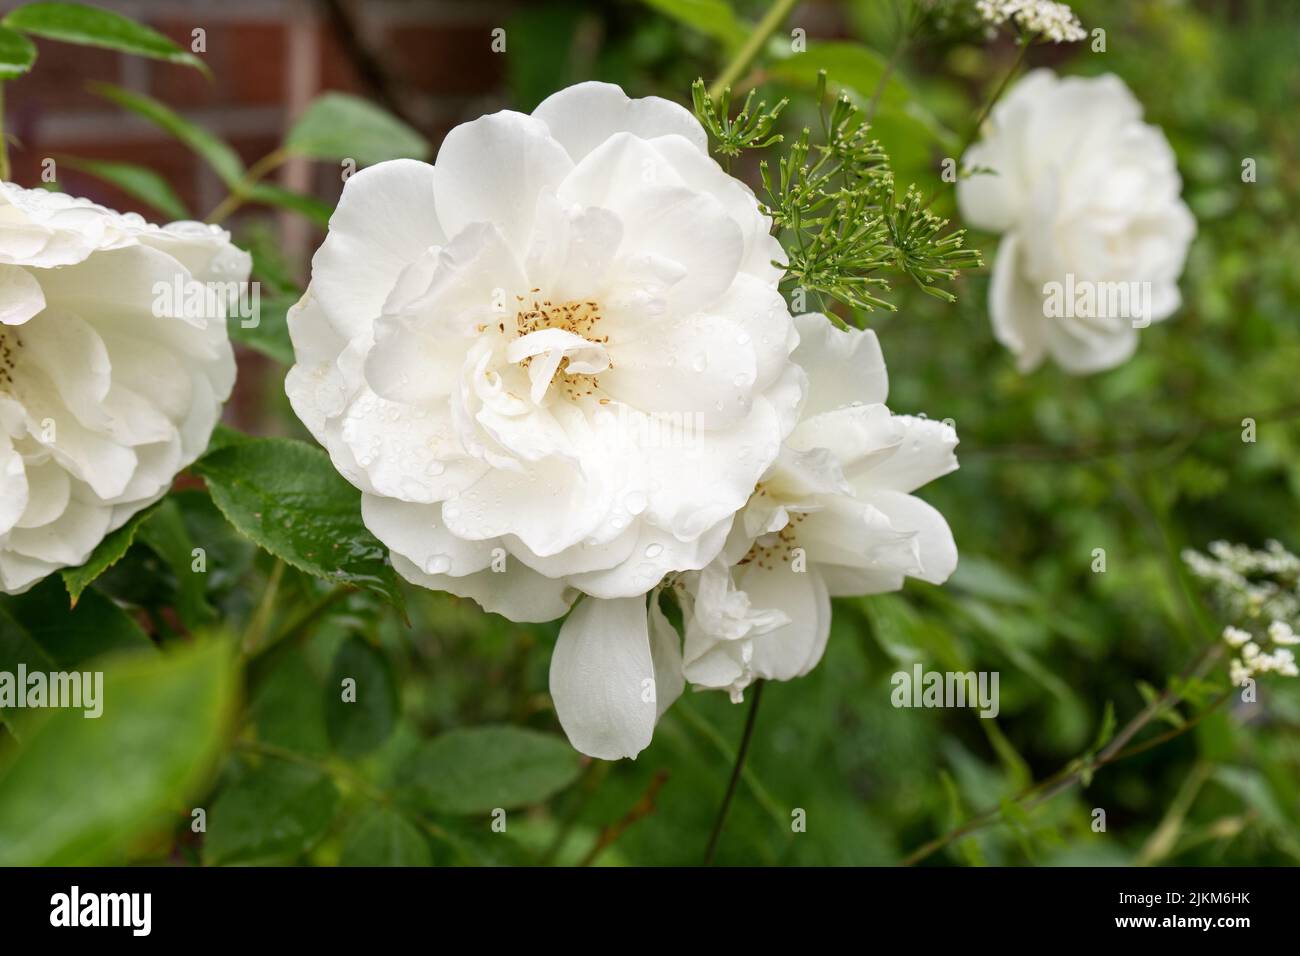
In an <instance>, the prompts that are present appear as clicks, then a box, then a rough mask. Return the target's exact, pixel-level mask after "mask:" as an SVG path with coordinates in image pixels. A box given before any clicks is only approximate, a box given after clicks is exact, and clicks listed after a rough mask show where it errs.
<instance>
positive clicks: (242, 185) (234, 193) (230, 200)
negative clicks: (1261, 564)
mask: <svg viewBox="0 0 1300 956" xmlns="http://www.w3.org/2000/svg"><path fill="white" fill-rule="evenodd" d="M289 159H290V153H289V152H288V151H287V150H286V149H284V148H283V147H281V148H280V149H275V150H272V151H271V152H269V153H267V154H266V155H265V156H263V157H262V158H261V159H259V160H258V161H257V162H255V163H254V164H253V165H252V166H249V167H248V172H246V173H245V174H244V178H243V179H241V180H240V181H239V182H238V183H236V184H235V187H234V188H233V189H232V190H231V191H230V195H229V196H227V197H226V198H225V199H223V200H221V202H220V203H218V204H217V208H215V209H213V210H212V212H211V213H210V214H209V215H208V222H210V223H220V222H221V221H222V220H223V219H226V218H227V217H228V216H230V214H231V213H233V212H234V211H235V210H236V209H238V208H239V207H240V206H242V205H243V204H244V203H245V202H247V201H248V193H249V191H250V190H251V189H252V188H253V187H254V186H256V185H257V184H258V183H259V182H260V181H261V180H262V179H264V178H265V177H266V175H267V174H268V173H270V172H271V171H272V170H273V169H276V168H277V167H279V166H282V165H284V164H285V163H286V162H287V161H288V160H289Z"/></svg>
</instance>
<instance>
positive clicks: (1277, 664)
mask: <svg viewBox="0 0 1300 956" xmlns="http://www.w3.org/2000/svg"><path fill="white" fill-rule="evenodd" d="M1268 639H1269V640H1270V641H1272V642H1273V650H1272V651H1271V652H1270V651H1265V650H1264V649H1263V648H1261V647H1260V646H1259V643H1258V641H1256V640H1255V635H1253V634H1251V633H1250V631H1244V630H1242V629H1241V628H1239V627H1232V626H1231V625H1229V626H1228V627H1225V628H1224V629H1223V640H1224V641H1225V642H1226V643H1227V644H1228V646H1229V647H1233V648H1239V649H1240V650H1241V656H1240V657H1236V658H1233V660H1232V662H1231V663H1230V664H1229V665H1228V668H1229V673H1230V675H1231V678H1232V683H1233V684H1234V685H1236V686H1238V687H1240V686H1241V685H1242V684H1244V683H1246V681H1247V679H1249V678H1251V677H1254V676H1255V675H1256V674H1267V673H1275V674H1281V675H1282V676H1283V677H1298V676H1300V668H1297V667H1296V660H1295V652H1294V651H1292V650H1291V648H1290V647H1287V646H1282V645H1293V644H1300V636H1297V635H1296V633H1295V631H1294V630H1293V629H1292V628H1291V625H1290V624H1288V623H1287V622H1286V621H1274V622H1273V623H1272V624H1270V625H1269V626H1268Z"/></svg>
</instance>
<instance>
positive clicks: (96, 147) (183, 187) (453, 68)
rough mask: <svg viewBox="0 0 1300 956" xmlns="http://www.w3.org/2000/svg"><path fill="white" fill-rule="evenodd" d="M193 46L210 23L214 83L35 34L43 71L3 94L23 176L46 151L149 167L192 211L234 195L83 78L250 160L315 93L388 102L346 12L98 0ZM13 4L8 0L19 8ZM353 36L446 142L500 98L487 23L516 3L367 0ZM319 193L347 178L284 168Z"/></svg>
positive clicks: (208, 56)
mask: <svg viewBox="0 0 1300 956" xmlns="http://www.w3.org/2000/svg"><path fill="white" fill-rule="evenodd" d="M97 2H98V3H99V5H101V6H106V7H110V8H112V9H114V10H117V11H119V12H121V13H123V14H126V15H128V16H132V17H134V18H135V19H137V20H140V21H142V22H145V23H148V24H149V25H150V26H152V27H154V28H155V29H157V30H159V31H160V32H162V33H164V34H166V35H167V36H169V37H171V38H172V39H173V40H174V41H175V42H177V43H178V44H180V45H181V46H182V47H184V48H187V49H188V48H190V45H191V31H192V30H193V29H195V28H196V27H201V28H203V29H204V30H205V31H206V45H207V49H206V52H204V53H201V54H199V55H201V56H202V57H203V59H204V60H205V61H206V62H207V64H208V65H209V66H210V67H211V69H212V73H213V76H214V78H213V80H212V81H209V80H207V79H206V78H204V77H203V76H202V75H200V74H199V72H198V71H196V70H193V69H190V68H186V67H181V66H173V65H171V64H167V63H161V62H157V61H151V60H143V59H139V58H134V57H124V56H121V55H119V54H116V53H113V52H111V51H106V50H96V49H91V48H86V47H77V46H71V45H68V44H62V43H55V42H52V41H45V40H38V41H37V46H38V49H39V57H38V60H37V63H36V67H35V69H34V71H33V72H32V73H31V74H29V75H27V76H24V77H22V78H20V79H18V80H16V81H13V82H12V83H10V84H8V88H7V90H6V93H7V95H6V104H5V105H6V127H7V129H8V130H9V132H10V133H11V134H12V135H14V136H16V137H17V139H18V143H17V144H16V145H15V146H13V147H12V148H11V151H10V155H11V159H12V161H13V178H14V179H15V180H16V181H17V182H19V183H21V184H23V185H28V186H31V185H36V184H37V183H38V182H39V179H40V173H41V168H42V167H41V163H42V160H43V159H45V158H46V157H50V156H57V155H59V154H68V155H72V156H80V157H87V158H96V159H112V160H118V161H123V162H133V163H139V164H142V165H146V166H149V167H150V168H152V169H154V170H155V171H157V172H159V173H160V174H162V175H163V176H164V177H165V178H166V179H167V180H168V181H169V182H170V183H171V185H172V187H173V188H174V189H175V190H176V192H177V194H178V195H179V196H180V197H181V199H182V200H183V201H184V202H185V203H186V205H187V206H188V207H189V208H190V209H191V210H193V211H194V213H195V214H196V215H197V216H199V217H202V216H205V215H206V214H207V213H208V212H210V211H211V209H212V207H213V206H215V205H216V204H217V203H218V202H219V201H220V200H221V199H222V198H223V196H224V195H225V190H224V188H223V186H222V184H221V183H220V181H219V180H218V179H217V177H216V175H215V174H214V173H213V172H212V171H211V170H210V169H208V168H207V167H206V166H205V165H204V164H203V162H202V161H201V160H199V159H198V158H197V157H195V156H193V155H192V154H191V153H190V152H189V151H188V150H186V149H185V148H184V147H182V146H181V145H180V144H179V143H177V142H176V141H174V140H172V139H171V138H170V137H168V136H167V135H166V134H164V133H162V132H161V131H159V130H157V129H156V128H154V127H152V126H151V125H150V124H148V123H146V122H145V121H143V120H141V119H138V118H136V117H134V116H131V115H130V114H128V113H126V112H125V111H123V110H121V109H119V108H118V107H116V106H114V105H113V104H111V103H108V102H106V101H105V100H103V99H101V98H99V97H96V96H95V95H93V94H92V93H90V92H88V91H87V89H86V84H87V83H88V82H90V81H93V80H101V81H106V82H110V83H115V84H118V85H120V86H124V87H126V88H128V89H132V90H136V91H139V92H143V93H148V94H150V95H151V96H154V97H157V98H158V99H160V100H162V101H163V102H165V103H166V104H168V105H169V106H171V107H172V108H173V109H175V110H177V111H178V112H180V113H181V114H182V115H184V116H185V117H187V118H188V119H190V120H192V121H195V122H197V123H199V124H201V125H203V126H204V127H206V128H207V129H209V130H210V131H212V132H214V133H216V134H218V135H220V136H222V137H223V138H225V139H226V140H227V141H228V142H230V143H231V145H233V146H234V147H235V149H236V150H237V151H238V152H239V154H240V155H241V156H242V157H243V158H244V160H245V161H246V162H252V161H254V160H256V159H257V158H259V157H260V156H262V155H264V154H265V153H267V152H269V151H270V150H271V149H273V148H274V147H275V146H276V145H277V144H278V142H279V140H280V137H281V136H282V135H283V133H284V131H285V129H286V128H287V127H288V125H289V124H290V123H291V122H292V120H293V119H294V117H295V115H296V114H297V112H299V111H300V109H301V106H302V103H304V102H306V100H307V99H309V98H310V95H311V94H312V93H313V92H319V91H323V90H344V91H347V92H351V93H356V94H358V95H362V96H366V97H368V98H372V99H378V97H379V92H380V91H379V90H378V89H376V88H375V87H374V85H373V84H371V83H368V82H367V81H366V80H365V79H364V78H363V75H362V73H361V71H359V70H358V69H357V67H356V66H355V64H354V62H353V60H352V59H351V58H350V56H349V53H348V45H347V44H346V43H345V42H344V38H343V37H342V35H341V32H340V28H339V26H338V24H337V22H336V20H335V19H334V18H333V17H331V15H330V13H329V10H328V8H327V5H326V4H325V3H323V2H320V0H193V2H182V0H170V2H165V0H134V2H113V0H97ZM14 6H17V4H15V3H0V10H9V9H12V8H13V7H14ZM343 6H344V8H345V10H346V11H347V12H348V15H349V17H350V18H351V20H352V21H353V22H354V23H355V25H356V30H355V35H356V36H357V37H358V38H359V40H360V42H361V43H362V44H363V45H364V46H365V47H366V48H367V49H368V50H369V51H370V53H371V54H372V56H373V60H374V61H375V62H377V63H378V64H379V65H380V67H381V69H382V72H383V73H384V74H386V76H387V78H388V79H387V82H386V83H385V84H384V85H386V86H387V87H388V88H389V90H390V94H392V95H393V96H394V97H395V99H396V101H397V102H398V103H400V108H401V109H402V111H403V112H404V113H406V115H407V117H408V118H409V119H410V120H411V121H412V122H414V124H415V125H416V126H417V127H418V128H420V129H421V131H422V132H424V133H425V135H427V136H428V137H429V138H430V140H431V141H432V142H433V143H434V144H435V145H436V144H437V142H438V141H439V140H440V139H441V137H442V135H443V134H444V133H445V132H446V131H447V129H449V128H450V127H451V126H453V125H455V123H457V122H460V121H462V120H464V119H467V118H470V117H471V116H472V115H475V114H477V113H481V112H483V111H484V110H485V109H489V108H495V107H497V106H500V105H503V101H504V93H503V90H502V88H501V84H502V78H503V74H504V64H503V63H502V57H500V56H499V55H498V54H494V53H493V52H492V51H491V47H490V44H491V30H492V29H493V28H494V27H496V26H502V25H504V24H505V23H506V21H507V20H508V18H509V15H510V12H511V10H512V8H513V7H514V4H513V3H510V2H497V0H363V2H355V0H354V2H347V3H344V4H343ZM279 175H283V176H284V177H286V178H287V179H288V181H291V182H295V184H298V185H303V184H306V188H308V189H309V190H311V191H313V192H315V193H316V194H317V195H319V196H320V197H321V198H322V199H327V200H333V199H334V198H335V197H336V196H337V194H338V189H339V188H340V185H341V183H340V179H339V176H338V175H337V171H336V170H333V169H324V168H316V169H310V170H303V169H297V170H292V169H288V170H285V171H283V173H282V174H279ZM58 178H59V182H60V185H61V186H62V187H63V188H64V189H65V190H66V191H68V192H70V193H74V194H77V195H83V196H88V197H90V198H92V199H94V200H95V201H97V202H102V203H104V204H106V205H109V206H112V207H114V208H117V209H123V210H127V209H134V210H137V211H139V212H141V213H144V214H145V215H147V216H150V217H154V218H156V216H157V214H156V213H154V212H152V211H151V210H149V209H147V208H146V207H143V206H141V205H140V204H138V203H136V202H134V201H133V200H131V199H130V198H129V197H127V196H125V195H123V194H121V193H120V192H119V191H117V190H116V189H114V188H112V187H110V186H107V185H105V184H103V183H100V182H98V181H97V180H94V179H92V178H90V177H88V176H85V175H84V174H81V173H78V172H76V171H75V170H72V169H68V168H59V169H58Z"/></svg>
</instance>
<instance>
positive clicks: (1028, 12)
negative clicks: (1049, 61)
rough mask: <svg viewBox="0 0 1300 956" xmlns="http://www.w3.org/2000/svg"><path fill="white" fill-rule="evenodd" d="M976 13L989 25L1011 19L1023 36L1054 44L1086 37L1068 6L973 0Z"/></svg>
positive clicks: (1047, 1)
mask: <svg viewBox="0 0 1300 956" xmlns="http://www.w3.org/2000/svg"><path fill="white" fill-rule="evenodd" d="M975 10H976V12H977V13H979V15H980V16H981V17H982V18H983V19H984V21H985V22H986V23H988V24H990V25H991V26H994V27H999V26H1001V25H1002V24H1004V23H1006V22H1007V21H1008V20H1010V21H1012V22H1013V23H1015V24H1016V26H1018V27H1019V28H1020V29H1021V30H1022V31H1023V32H1024V33H1027V34H1032V35H1037V36H1042V37H1043V38H1044V39H1047V40H1051V41H1052V42H1053V43H1075V42H1077V41H1079V40H1084V39H1087V37H1088V31H1087V30H1085V29H1084V28H1083V24H1081V23H1080V22H1079V18H1078V17H1077V16H1076V15H1075V13H1074V11H1073V10H1071V9H1070V7H1069V5H1068V4H1065V3H1057V2H1054V0H976V2H975Z"/></svg>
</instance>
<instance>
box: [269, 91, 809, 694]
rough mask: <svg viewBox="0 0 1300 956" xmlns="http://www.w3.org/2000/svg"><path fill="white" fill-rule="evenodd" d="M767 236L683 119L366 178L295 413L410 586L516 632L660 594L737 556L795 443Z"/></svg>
mask: <svg viewBox="0 0 1300 956" xmlns="http://www.w3.org/2000/svg"><path fill="white" fill-rule="evenodd" d="M770 227H771V224H770V222H769V221H768V219H767V218H766V217H764V216H763V215H762V214H761V213H760V211H759V207H758V203H757V201H756V200H755V198H754V196H753V194H752V193H751V192H750V190H749V189H748V188H746V187H745V186H744V185H743V184H741V183H740V182H739V181H737V180H735V179H733V178H731V177H730V176H728V175H727V174H726V173H724V172H723V171H722V169H721V168H720V167H719V166H718V165H717V163H715V162H714V161H713V160H712V159H710V158H709V156H708V154H707V151H706V137H705V133H704V130H703V129H702V128H701V127H700V125H699V124H698V123H697V122H696V120H695V119H694V117H693V116H691V114H690V113H688V112H687V111H686V110H684V109H683V108H682V107H680V106H678V105H676V104H674V103H671V102H668V101H666V100H662V99H657V98H648V99H639V100H632V99H628V98H627V97H626V96H625V95H624V94H623V92H622V91H621V90H620V89H619V88H618V87H616V86H610V85H608V84H602V83H583V84H580V85H578V86H574V87H571V88H569V89H566V90H563V91H561V92H559V93H557V94H555V95H554V96H552V97H550V98H549V99H547V100H546V101H545V102H544V103H542V104H541V105H540V106H539V107H538V108H537V110H536V111H535V112H534V113H533V114H532V115H531V116H527V115H524V114H521V113H515V112H510V111H504V112H500V113H496V114H493V115H490V116H484V117H482V118H480V119H477V120H474V121H473V122H470V123H466V124H464V125H462V126H459V127H457V128H455V129H453V130H452V131H451V132H450V133H449V134H448V135H447V137H446V139H445V140H444V142H443V144H442V147H441V149H440V151H439V153H438V157H437V161H436V163H435V164H434V165H428V164H425V163H420V162H414V161H406V160H400V161H395V162H388V163H382V164H379V165H377V166H374V167H371V168H369V169H366V170H363V171H362V172H359V173H357V174H356V175H354V176H352V177H351V178H349V179H348V181H347V185H346V187H345V188H344V191H343V196H342V198H341V200H340V202H339V205H338V209H337V210H336V211H335V213H334V216H333V218H332V219H331V221H330V229H329V234H328V236H327V238H326V240H325V242H324V244H323V245H322V246H321V248H320V250H319V251H318V252H317V253H316V256H315V258H314V260H313V262H312V280H311V287H310V289H309V290H308V292H307V294H306V295H305V296H304V298H303V300H302V301H301V302H300V303H299V304H298V305H297V306H296V307H295V309H294V310H293V311H292V312H291V314H290V319H289V322H290V332H291V334H292V337H293V342H294V348H295V351H296V355H297V364H296V365H295V366H294V367H293V369H292V370H291V371H290V373H289V377H288V380H287V382H286V388H287V391H288V394H289V398H290V400H291V402H292V403H293V407H294V409H295V410H296V412H297V413H298V415H299V417H300V418H301V419H302V420H303V422H304V423H305V424H306V425H307V427H308V428H309V429H311V431H312V433H313V434H314V435H315V436H316V438H317V439H318V440H319V441H320V442H321V444H323V445H324V446H325V447H326V449H328V451H329V453H330V456H331V458H332V460H333V462H334V464H335V466H336V467H337V468H338V469H339V471H340V472H341V473H342V474H343V475H344V477H346V478H347V479H348V480H349V481H351V482H352V483H353V484H354V485H356V486H357V487H358V488H360V489H361V491H362V492H363V496H362V513H363V516H364V518H365V522H366V524H367V526H368V527H369V528H370V530H371V531H373V532H374V533H375V535H376V536H377V537H378V538H379V539H380V540H381V541H383V542H384V543H385V544H386V545H387V546H388V547H389V548H390V549H391V553H392V560H393V564H394V566H395V567H396V568H397V570H398V571H399V572H400V573H401V574H402V575H403V576H405V577H406V578H407V579H408V580H410V581H412V582H415V583H417V584H421V585H424V586H426V587H430V588H436V589H440V590H446V591H450V592H452V593H454V594H458V595H462V596H467V597H471V598H473V599H475V600H476V601H478V602H479V603H480V604H481V605H483V606H484V607H485V608H487V609H489V610H493V611H497V612H500V613H502V614H504V615H506V616H508V617H511V618H513V619H515V620H534V621H536V620H550V619H553V618H555V617H558V616H560V615H562V614H563V613H565V611H566V610H567V609H568V607H569V605H570V604H571V603H572V601H573V599H574V597H575V595H576V593H577V591H579V590H580V591H583V592H586V593H588V594H592V595H597V596H600V597H606V598H631V597H634V596H641V595H644V594H645V593H646V592H647V591H648V590H650V589H651V588H652V587H654V586H655V584H657V583H658V582H659V581H660V579H661V578H662V577H663V576H664V575H665V574H667V573H669V572H672V571H680V570H683V569H688V568H700V567H703V566H704V565H705V564H707V563H708V562H709V561H711V560H712V559H713V558H714V557H715V556H716V555H717V553H718V551H719V550H720V549H721V547H722V545H723V542H724V540H725V538H726V535H727V532H728V529H729V527H730V524H731V519H732V516H733V515H734V513H735V512H736V510H737V509H739V508H740V507H741V506H742V505H743V504H744V503H745V501H746V499H747V498H748V497H749V495H750V493H751V492H752V491H753V489H754V484H755V482H756V481H757V480H758V477H759V476H760V475H761V474H762V473H763V472H764V471H765V470H766V469H767V467H768V465H769V464H771V462H772V460H773V459H774V458H775V456H776V454H777V451H778V449H779V447H780V443H781V440H782V438H783V436H784V435H785V434H786V433H787V432H788V431H789V428H790V427H791V425H792V424H793V414H794V410H795V408H796V407H797V404H798V401H799V398H800V395H801V389H802V375H801V373H800V372H799V370H798V369H797V368H796V367H795V366H793V365H792V364H791V363H790V361H789V353H790V351H791V349H792V348H793V347H794V345H795V343H796V336H795V333H794V328H793V324H792V320H791V318H790V315H789V312H788V311H787V309H786V305H785V302H784V300H783V298H782V296H781V295H780V293H779V292H778V291H777V282H778V279H779V278H780V274H781V273H780V269H778V268H777V267H775V266H773V265H772V261H773V260H774V259H779V258H781V249H780V246H779V244H778V243H777V242H776V241H775V240H774V239H773V238H771V236H770V235H769V231H770ZM643 607H644V603H643ZM642 617H643V618H644V610H643V612H642ZM646 640H648V638H646V639H644V640H642V641H641V646H640V647H639V648H638V649H637V651H638V653H640V652H642V651H645V652H646V653H647V654H648V651H647V650H646V645H645V641H646ZM605 643H606V644H611V643H614V642H613V641H612V640H610V641H606V642H605ZM574 651H575V649H574V648H572V647H567V646H565V643H564V642H563V641H562V642H561V647H560V648H559V649H558V650H557V657H560V658H562V659H568V657H569V656H570V655H571V654H572V653H574ZM588 652H590V653H592V654H598V653H600V652H602V647H601V646H599V645H597V646H593V647H591V648H586V649H584V650H583V651H582V653H584V654H585V653H588ZM591 673H592V674H594V673H595V671H594V670H592V671H591ZM592 679H593V680H595V678H594V677H593V678H592ZM587 692H588V693H590V694H599V693H602V692H603V690H602V688H600V687H599V686H595V685H593V686H590V687H588V690H587Z"/></svg>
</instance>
